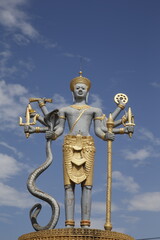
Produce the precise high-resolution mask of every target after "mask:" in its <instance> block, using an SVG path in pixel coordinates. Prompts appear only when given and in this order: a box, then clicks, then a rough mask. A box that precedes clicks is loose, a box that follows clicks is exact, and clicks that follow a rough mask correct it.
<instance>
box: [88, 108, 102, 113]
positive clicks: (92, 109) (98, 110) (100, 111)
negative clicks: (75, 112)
mask: <svg viewBox="0 0 160 240" xmlns="http://www.w3.org/2000/svg"><path fill="white" fill-rule="evenodd" d="M90 110H91V111H92V112H94V113H95V114H102V109H101V108H97V107H93V106H90Z"/></svg>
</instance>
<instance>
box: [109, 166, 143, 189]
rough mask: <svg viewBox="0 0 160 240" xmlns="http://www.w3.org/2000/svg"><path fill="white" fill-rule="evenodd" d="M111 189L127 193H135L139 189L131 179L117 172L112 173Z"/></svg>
mask: <svg viewBox="0 0 160 240" xmlns="http://www.w3.org/2000/svg"><path fill="white" fill-rule="evenodd" d="M113 187H116V188H119V189H121V190H122V191H126V192H129V193H137V192H138V191H139V188H140V187H139V185H138V184H137V183H136V182H135V181H134V179H133V177H130V176H125V175H123V174H122V173H121V172H119V171H114V172H113Z"/></svg>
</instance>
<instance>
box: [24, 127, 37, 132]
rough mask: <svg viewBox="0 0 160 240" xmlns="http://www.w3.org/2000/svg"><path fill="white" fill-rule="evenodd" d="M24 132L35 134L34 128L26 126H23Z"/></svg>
mask: <svg viewBox="0 0 160 240" xmlns="http://www.w3.org/2000/svg"><path fill="white" fill-rule="evenodd" d="M24 132H25V133H34V132H35V127H32V126H30V125H28V126H27V125H26V126H24Z"/></svg>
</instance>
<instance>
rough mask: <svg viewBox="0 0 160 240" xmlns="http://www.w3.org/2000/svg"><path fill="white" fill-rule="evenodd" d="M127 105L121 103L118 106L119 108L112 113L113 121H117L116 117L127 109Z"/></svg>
mask: <svg viewBox="0 0 160 240" xmlns="http://www.w3.org/2000/svg"><path fill="white" fill-rule="evenodd" d="M125 105H126V104H125V103H124V102H123V101H121V100H120V101H119V103H118V104H117V108H116V109H115V110H114V112H113V113H112V118H113V120H115V119H116V117H117V116H118V115H119V114H120V112H121V111H122V110H123V109H124V108H125Z"/></svg>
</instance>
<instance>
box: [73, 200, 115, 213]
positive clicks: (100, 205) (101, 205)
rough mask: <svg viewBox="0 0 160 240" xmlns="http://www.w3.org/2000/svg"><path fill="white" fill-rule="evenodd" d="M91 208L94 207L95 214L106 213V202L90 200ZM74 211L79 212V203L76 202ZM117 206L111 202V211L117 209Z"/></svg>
mask: <svg viewBox="0 0 160 240" xmlns="http://www.w3.org/2000/svg"><path fill="white" fill-rule="evenodd" d="M91 207H92V209H94V214H95V215H102V216H103V215H104V216H105V214H106V202H100V201H98V202H96V201H93V202H92V206H91ZM75 209H76V213H81V206H80V204H76V207H75ZM118 210H119V208H118V206H117V205H115V204H114V203H112V212H115V211H118Z"/></svg>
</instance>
